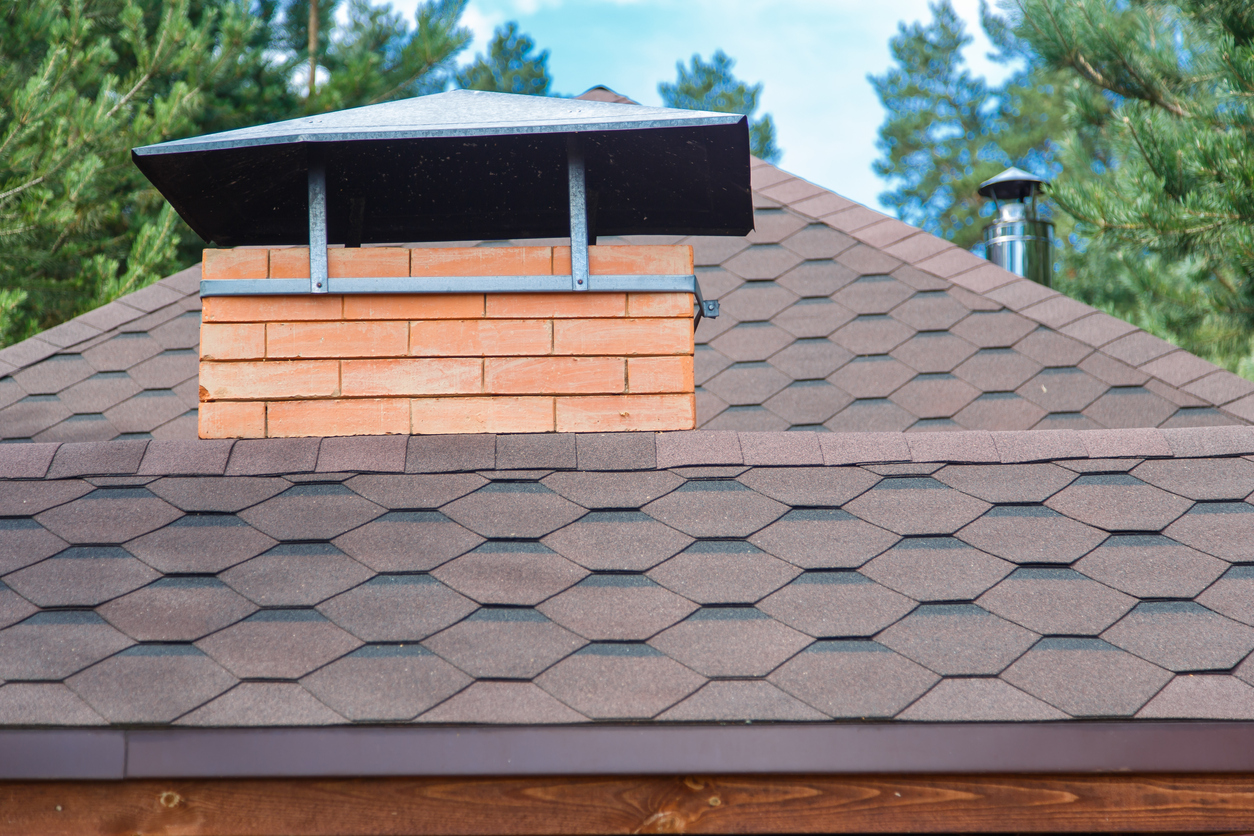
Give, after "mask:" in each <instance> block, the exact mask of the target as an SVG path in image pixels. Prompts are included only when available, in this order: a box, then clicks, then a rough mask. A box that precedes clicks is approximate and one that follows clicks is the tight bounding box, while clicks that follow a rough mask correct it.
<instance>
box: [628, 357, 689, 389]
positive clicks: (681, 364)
mask: <svg viewBox="0 0 1254 836" xmlns="http://www.w3.org/2000/svg"><path fill="white" fill-rule="evenodd" d="M627 391H628V392H631V393H632V394H633V395H641V394H646V393H655V392H679V393H683V394H687V393H689V392H692V391H693V383H692V357H690V356H686V355H685V356H681V357H632V358H631V359H629V360H628V361H627Z"/></svg>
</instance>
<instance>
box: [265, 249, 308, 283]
mask: <svg viewBox="0 0 1254 836" xmlns="http://www.w3.org/2000/svg"><path fill="white" fill-rule="evenodd" d="M270 278H272V279H307V278H309V248H308V247H283V248H282V249H273V250H271V251H270Z"/></svg>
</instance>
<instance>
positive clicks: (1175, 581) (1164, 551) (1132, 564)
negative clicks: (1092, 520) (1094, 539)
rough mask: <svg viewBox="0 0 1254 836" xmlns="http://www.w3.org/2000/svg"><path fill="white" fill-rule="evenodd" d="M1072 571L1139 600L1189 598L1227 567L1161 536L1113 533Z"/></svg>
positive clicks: (1218, 561)
mask: <svg viewBox="0 0 1254 836" xmlns="http://www.w3.org/2000/svg"><path fill="white" fill-rule="evenodd" d="M1075 568H1076V569H1077V570H1079V571H1081V572H1083V573H1084V574H1086V575H1088V576H1089V577H1090V578H1093V579H1094V580H1097V581H1101V582H1102V583H1104V584H1106V585H1107V586H1111V587H1114V588H1115V589H1118V590H1120V591H1122V592H1126V593H1128V594H1129V595H1135V596H1136V597H1138V598H1192V597H1194V596H1195V595H1197V594H1198V593H1200V592H1201V591H1202V590H1203V589H1205V588H1206V587H1208V586H1210V584H1211V583H1212V582H1213V581H1214V580H1215V579H1216V578H1218V577H1219V576H1220V575H1222V574H1223V573H1224V570H1226V569H1227V568H1228V564H1227V563H1225V562H1224V561H1222V560H1219V559H1217V558H1214V557H1211V556H1210V555H1206V554H1202V553H1201V552H1199V551H1195V550H1194V549H1191V548H1189V547H1188V546H1185V545H1182V544H1180V543H1177V542H1176V541H1175V540H1172V539H1170V538H1167V537H1163V536H1162V535H1161V534H1115V535H1112V536H1111V537H1110V538H1109V539H1108V540H1106V542H1104V543H1103V544H1102V545H1101V546H1099V547H1098V548H1096V549H1094V550H1093V551H1092V552H1090V553H1089V554H1088V555H1086V556H1085V557H1084V559H1083V560H1081V561H1080V562H1079V563H1077V564H1076V565H1075Z"/></svg>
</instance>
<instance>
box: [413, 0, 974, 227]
mask: <svg viewBox="0 0 1254 836" xmlns="http://www.w3.org/2000/svg"><path fill="white" fill-rule="evenodd" d="M393 5H394V6H395V7H396V8H397V10H398V11H402V12H404V13H405V14H406V16H407V17H410V19H412V14H413V9H414V6H415V5H416V0H393ZM954 7H955V9H956V10H957V11H958V13H959V14H960V15H961V16H962V17H963V18H964V19H966V20H967V22H968V31H971V32H973V33H975V34H976V35H977V40H976V43H975V44H974V45H973V46H972V47H970V48H969V49H968V53H967V60H968V61H970V62H971V64H972V66H973V67H974V69H976V71H978V72H989V73H990V74H991V73H995V72H996V69H997V68H996V67H995V66H991V65H990V64H989V62H987V61H986V60H985V58H984V54H985V53H986V52H987V51H988V47H987V43H986V42H985V41H983V39H982V35H981V34H980V33H979V25H978V7H979V2H978V0H955V2H954ZM930 16H931V15H930V12H929V11H928V8H927V2H926V0H881V1H880V2H875V0H470V5H469V6H468V8H467V12H466V15H465V17H464V18H463V20H464V23H465V24H466V25H468V26H470V27H471V28H472V29H473V30H474V32H475V42H474V44H473V46H472V48H471V51H470V52H468V53H467V55H466V57H467V58H470V57H472V55H473V52H476V51H479V50H482V49H483V48H484V45H485V44H486V43H487V41H488V40H489V39H490V38H491V35H492V30H493V28H494V27H495V26H497V25H499V24H501V23H504V22H505V21H508V20H516V21H518V22H519V25H520V26H521V28H522V30H523V31H524V32H527V33H528V34H530V35H531V36H532V37H533V38H535V40H536V42H537V44H538V45H539V46H540V47H541V48H546V49H548V50H550V53H551V57H550V59H549V66H550V71H551V73H552V75H553V81H554V88H555V90H556V91H557V92H561V93H573V94H577V93H582V92H583V91H584V90H586V89H588V88H589V87H592V86H594V85H597V84H604V85H606V86H607V87H611V88H613V89H615V90H617V91H618V92H620V93H622V94H623V95H626V96H630V97H631V98H633V99H636V100H637V101H639V102H641V103H643V104H651V105H660V104H661V99H660V98H659V97H658V93H657V84H658V82H659V81H663V80H668V81H671V80H674V78H675V62H676V61H679V60H684V61H687V60H688V58H689V57H690V56H691V55H692V54H693V53H694V52H697V53H700V54H701V55H702V56H703V57H705V58H707V59H708V58H709V56H710V55H711V54H712V53H713V52H714V50H716V49H720V48H721V49H722V50H724V51H725V52H726V53H727V54H728V55H730V56H731V57H732V58H734V59H736V62H737V63H736V73H737V75H739V76H740V77H741V78H742V79H744V80H746V81H749V82H758V81H761V82H763V83H764V85H765V87H764V90H763V107H764V109H765V110H766V111H768V112H770V113H771V114H772V115H773V116H774V118H775V123H776V126H777V128H778V133H779V145H780V147H781V148H782V149H783V151H784V156H783V160H782V162H781V165H782V167H783V168H785V169H786V170H788V171H791V172H793V173H794V174H797V175H799V176H801V177H805V178H806V179H809V180H812V181H814V182H815V183H818V184H819V185H821V186H824V187H826V188H829V189H832V190H834V191H836V192H838V193H840V194H843V195H845V196H846V197H849V198H850V199H853V200H857V201H859V202H861V203H866V204H868V205H871V206H876V207H878V205H879V204H878V201H877V200H876V196H877V195H878V194H879V192H880V191H882V190H883V183H882V182H881V181H880V180H879V179H878V178H877V177H876V176H875V175H874V174H873V173H872V171H871V162H872V160H874V159H875V157H876V156H877V155H876V151H875V134H876V129H877V128H878V127H879V125H880V123H881V122H882V121H883V110H882V109H881V107H880V104H879V100H878V99H877V98H876V97H875V93H874V92H873V91H872V90H871V86H870V84H868V83H867V81H866V75H867V73H869V72H871V73H880V72H882V71H883V70H884V69H885V68H887V67H888V66H889V63H890V59H889V54H888V40H889V38H891V37H892V36H893V34H894V33H895V32H896V30H897V24H898V22H899V21H902V20H907V21H913V20H926V19H929V18H930Z"/></svg>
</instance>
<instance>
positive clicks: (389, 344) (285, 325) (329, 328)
mask: <svg viewBox="0 0 1254 836" xmlns="http://www.w3.org/2000/svg"><path fill="white" fill-rule="evenodd" d="M408 348H409V323H408V322H271V323H270V324H269V325H267V326H266V356H267V357H404V356H405V353H406V350H407V349H408Z"/></svg>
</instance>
